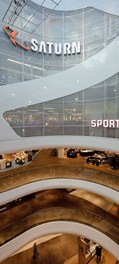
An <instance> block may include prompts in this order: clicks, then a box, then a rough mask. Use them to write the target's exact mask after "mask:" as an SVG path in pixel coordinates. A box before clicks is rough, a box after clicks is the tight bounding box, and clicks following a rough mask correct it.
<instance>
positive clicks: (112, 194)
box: [0, 178, 119, 205]
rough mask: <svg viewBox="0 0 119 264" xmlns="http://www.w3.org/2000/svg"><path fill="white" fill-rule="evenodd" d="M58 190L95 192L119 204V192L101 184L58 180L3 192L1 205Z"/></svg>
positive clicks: (0, 195) (34, 183) (44, 181)
mask: <svg viewBox="0 0 119 264" xmlns="http://www.w3.org/2000/svg"><path fill="white" fill-rule="evenodd" d="M57 188H71V189H82V190H87V191H89V192H93V193H96V194H99V195H102V196H104V197H107V198H109V199H112V200H113V201H115V203H117V204H118V203H119V192H117V191H115V190H113V189H110V188H107V187H105V186H102V185H100V184H96V183H94V182H89V181H83V180H75V179H62V178H58V179H51V180H42V181H37V182H33V183H29V184H26V185H22V186H21V187H18V188H15V189H12V190H9V191H7V192H3V193H1V194H0V205H2V204H5V203H8V202H10V201H13V200H15V199H17V198H20V197H23V196H24V195H28V194H30V193H34V192H38V191H43V190H47V189H57Z"/></svg>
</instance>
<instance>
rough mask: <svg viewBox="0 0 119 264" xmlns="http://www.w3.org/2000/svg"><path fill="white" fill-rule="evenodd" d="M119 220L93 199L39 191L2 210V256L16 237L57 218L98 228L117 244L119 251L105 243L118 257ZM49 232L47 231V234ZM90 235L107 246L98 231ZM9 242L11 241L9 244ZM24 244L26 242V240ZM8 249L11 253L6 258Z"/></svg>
mask: <svg viewBox="0 0 119 264" xmlns="http://www.w3.org/2000/svg"><path fill="white" fill-rule="evenodd" d="M24 208H25V210H24ZM118 219H119V216H118V215H114V214H113V213H111V212H107V211H105V210H104V209H102V208H100V207H98V206H96V205H94V204H92V203H91V202H88V201H87V202H85V200H84V199H82V198H78V197H75V196H71V195H70V194H69V193H67V192H66V191H65V190H48V191H44V192H40V193H37V194H35V195H34V197H33V198H31V199H30V200H29V201H25V202H23V203H21V204H19V205H17V206H15V207H13V208H10V209H8V210H6V211H4V212H1V222H0V244H1V246H2V247H1V254H0V255H1V259H2V258H3V259H4V258H6V257H8V252H9V250H7V247H8V248H9V245H10V247H11V246H12V243H14V240H13V241H12V239H13V238H16V239H20V237H19V236H20V235H21V234H23V233H24V232H26V231H28V230H30V229H31V231H32V228H34V227H36V226H39V225H43V224H45V223H49V222H57V221H65V222H67V221H68V222H75V223H80V224H84V225H86V226H88V227H90V228H92V229H94V230H95V232H100V233H102V234H103V235H104V236H106V237H107V238H108V239H109V240H110V241H111V243H112V244H113V246H114V245H115V246H114V247H115V250H114V248H113V249H110V248H109V246H108V243H107V244H106V243H105V245H104V247H105V248H107V249H108V250H109V251H110V252H111V250H112V251H113V254H114V255H115V256H116V257H117V255H118V254H117V252H118V251H117V247H118V244H119V230H118V229H119V222H118ZM49 232H50V231H49V230H47V233H49ZM77 233H78V231H77ZM24 234H25V233H24ZM85 235H86V234H85ZM90 236H91V239H92V240H94V241H98V242H100V243H101V244H102V245H103V241H99V240H98V239H99V238H98V237H95V236H94V234H90ZM29 239H31V238H29ZM16 241H17V240H16ZM21 241H22V235H21ZM29 241H30V240H29ZM7 242H9V243H8V244H7ZM22 243H24V242H23V241H22ZM5 244H6V245H5ZM20 247H22V245H21V244H19V245H17V249H18V248H20ZM4 248H5V249H6V252H7V253H6V255H5V256H4V257H3V254H4ZM11 248H12V249H11V250H12V253H13V252H14V251H15V249H14V247H11ZM2 249H3V250H2ZM3 259H2V260H3Z"/></svg>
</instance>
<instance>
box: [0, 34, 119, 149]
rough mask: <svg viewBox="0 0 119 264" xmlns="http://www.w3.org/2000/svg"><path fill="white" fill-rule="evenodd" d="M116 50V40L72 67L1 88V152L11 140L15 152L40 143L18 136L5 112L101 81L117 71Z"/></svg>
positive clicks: (118, 42)
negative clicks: (7, 119) (4, 115)
mask: <svg viewBox="0 0 119 264" xmlns="http://www.w3.org/2000/svg"><path fill="white" fill-rule="evenodd" d="M118 50H119V37H117V38H116V39H114V40H113V41H112V42H111V43H110V44H109V45H108V46H106V47H105V48H104V49H103V50H101V51H100V52H99V53H97V54H96V55H94V56H92V57H91V58H89V59H87V60H86V61H84V62H82V63H80V64H79V65H77V66H75V67H73V68H70V69H68V70H65V71H63V72H60V73H58V74H54V75H51V76H46V77H44V78H42V79H37V80H32V81H26V82H21V83H14V84H9V85H4V86H1V95H0V124H1V128H0V151H2V152H5V149H7V144H6V141H8V143H9V142H10V140H11V147H10V149H8V151H9V150H10V151H12V150H13V151H14V148H15V145H16V143H17V144H18V147H17V148H18V149H19V148H21V145H22V144H23V145H24V148H27V146H29V144H28V143H29V142H31V141H32V142H33V145H32V146H34V147H35V145H36V141H37V139H38V141H39V140H40V137H33V138H32V139H30V138H21V137H19V136H18V135H17V134H16V133H15V132H14V131H13V129H12V128H11V127H10V126H9V125H8V123H7V122H6V121H5V119H4V118H3V113H4V112H5V111H7V110H10V109H15V108H19V107H25V106H28V105H31V104H37V103H41V102H44V101H45V102H46V101H49V100H53V99H56V98H59V97H62V96H66V95H69V94H72V93H75V92H78V91H81V90H84V89H86V88H89V87H91V86H93V85H96V84H97V83H100V82H102V81H104V80H105V79H107V78H109V77H111V76H112V75H114V74H116V73H117V72H119V63H118V61H119V52H118ZM79 76H80V78H79ZM84 76H86V78H84ZM77 80H79V82H77ZM45 138H46V137H45ZM41 141H42V140H41ZM18 142H19V143H18ZM116 142H118V140H116ZM39 144H40V141H39ZM112 145H113V144H112ZM1 147H2V148H1ZM1 149H2V150H1Z"/></svg>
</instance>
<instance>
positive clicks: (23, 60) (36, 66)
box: [0, 0, 119, 138]
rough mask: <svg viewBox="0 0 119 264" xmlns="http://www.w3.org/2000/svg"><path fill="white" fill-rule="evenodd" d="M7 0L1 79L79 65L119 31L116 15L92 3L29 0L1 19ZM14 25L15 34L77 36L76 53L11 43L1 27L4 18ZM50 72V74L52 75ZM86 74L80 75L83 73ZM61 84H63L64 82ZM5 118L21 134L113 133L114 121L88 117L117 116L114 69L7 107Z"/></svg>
mask: <svg viewBox="0 0 119 264" xmlns="http://www.w3.org/2000/svg"><path fill="white" fill-rule="evenodd" d="M5 5H6V6H7V5H8V1H7V0H6V1H3V0H2V1H1V21H0V23H1V32H0V33H1V34H0V42H1V45H0V57H1V60H0V85H5V84H12V83H18V82H24V81H28V80H33V79H35V78H45V77H46V76H49V75H50V76H51V78H52V75H54V74H56V73H59V72H61V71H65V70H67V69H69V68H72V67H74V66H76V65H79V64H80V63H82V62H83V61H85V60H87V59H88V58H91V57H92V56H93V55H96V54H97V53H98V52H99V51H101V50H102V49H103V48H105V47H106V46H107V45H108V44H109V43H111V41H113V40H114V38H116V37H117V36H118V35H119V17H118V16H116V15H111V14H108V13H106V12H103V11H100V10H97V9H95V8H92V7H87V8H83V9H80V10H76V11H65V12H63V11H56V10H54V11H52V12H50V10H49V9H47V8H43V7H39V6H37V5H35V4H34V5H33V3H32V2H29V3H28V5H26V6H25V7H24V9H23V10H22V12H21V13H20V15H19V16H18V17H16V18H15V17H14V21H12V20H11V18H10V17H11V14H12V6H11V9H10V10H9V12H8V13H7V15H6V17H5V19H4V20H3V21H2V18H3V13H4V10H5V8H6V6H5ZM8 22H9V26H10V27H12V28H13V29H14V30H16V31H18V32H19V33H20V34H19V36H18V40H19V41H20V39H26V40H27V41H28V43H30V39H31V37H32V38H35V39H37V40H38V41H39V42H40V41H41V40H43V41H45V42H53V43H67V42H68V43H69V42H70V43H71V42H74V41H80V43H81V53H80V54H75V56H74V55H63V54H62V55H59V56H58V55H56V54H54V53H53V54H48V53H47V54H44V53H39V52H33V51H32V50H30V51H28V52H26V51H24V50H23V49H20V48H19V47H15V46H14V45H13V43H12V42H10V41H9V38H8V36H7V35H6V34H5V32H4V31H3V25H4V24H5V23H7V24H8ZM53 78H54V77H53ZM84 78H85V76H84ZM64 89H65V84H64ZM3 116H4V118H5V120H6V121H7V122H8V123H9V125H10V126H11V127H12V128H13V130H14V131H15V132H16V133H17V134H18V135H19V136H20V137H32V136H46V135H84V136H101V137H111V138H118V134H119V132H118V130H119V129H118V128H116V127H112V126H111V127H103V126H100V127H92V126H91V120H97V119H99V120H105V119H106V120H112V119H114V120H117V119H119V74H118V73H117V74H115V75H114V76H111V77H110V78H108V79H107V80H105V81H104V82H101V83H98V84H96V85H95V86H92V87H89V88H87V89H85V90H83V91H79V92H77V93H73V94H71V95H68V96H64V97H61V98H57V99H54V100H52V101H46V102H42V103H39V104H34V105H30V106H27V105H26V107H21V108H17V109H13V110H11V109H10V110H9V111H7V112H5V113H4V114H3Z"/></svg>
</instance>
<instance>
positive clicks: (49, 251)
mask: <svg viewBox="0 0 119 264" xmlns="http://www.w3.org/2000/svg"><path fill="white" fill-rule="evenodd" d="M49 154H50V150H42V151H40V152H39V154H38V155H37V156H36V157H35V158H34V160H33V162H31V163H30V164H28V165H25V166H22V167H20V168H18V167H17V168H14V170H13V171H14V175H13V178H14V181H13V179H12V180H11V183H10V179H11V174H12V173H13V172H12V171H10V170H7V171H4V172H0V180H1V187H0V188H1V191H3V190H6V189H10V188H11V186H13V187H15V186H19V185H21V184H23V183H24V175H26V171H28V172H29V173H30V174H31V170H32V178H33V177H34V175H35V171H34V169H36V168H39V167H40V168H41V167H42V168H44V167H47V166H50V167H51V166H52V167H53V166H56V165H57V166H58V167H60V166H69V167H72V166H75V167H78V166H80V168H83V167H85V168H87V169H90V170H92V169H93V170H94V171H95V170H96V171H97V170H98V171H100V176H101V174H102V175H103V174H104V172H105V173H107V171H108V173H109V174H110V177H112V179H113V184H114V187H115V189H118V186H119V185H118V184H116V182H117V181H115V182H114V175H115V176H116V180H117V178H118V176H119V171H112V170H111V168H109V167H106V166H100V167H99V168H97V167H96V166H93V165H87V164H86V163H85V158H82V157H78V158H77V159H68V158H66V157H65V158H64V159H58V158H57V157H50V155H49ZM58 167H57V168H58ZM53 172H54V171H53ZM33 173H34V174H33ZM55 173H56V172H55ZM55 175H56V174H55ZM17 177H18V178H17ZM26 177H27V175H26ZM35 177H36V175H35ZM38 177H39V176H38ZM96 177H97V175H96ZM16 178H17V180H16V181H15V179H16ZM30 179H31V178H30ZM110 179H111V178H109V183H108V179H107V178H106V184H107V185H108V184H110ZM34 180H35V178H34ZM99 180H101V177H100V179H99ZM111 184H112V182H111ZM68 191H69V192H70V195H71V196H75V197H83V198H84V199H85V200H87V201H92V200H93V202H94V203H95V205H97V206H99V207H100V208H102V209H104V210H106V211H107V212H111V213H112V214H113V215H116V209H117V205H115V204H114V203H113V201H112V200H111V199H110V200H109V199H106V198H104V197H101V196H99V195H96V194H93V193H89V192H87V191H84V190H68ZM117 221H118V220H117ZM3 222H4V221H3ZM77 246H78V245H77V237H75V236H72V235H66V234H65V235H62V236H58V237H55V238H53V239H52V240H50V241H49V240H48V241H47V242H45V243H40V244H39V245H38V251H39V255H38V257H37V258H36V259H35V260H34V259H33V258H32V255H33V248H32V247H31V248H29V249H27V250H23V251H22V252H20V253H19V254H18V255H14V256H12V257H10V258H9V259H7V260H5V261H4V262H2V264H3V263H4V264H10V263H13V264H16V263H23V264H26V263H34V262H35V263H45V264H49V263H53V264H60V263H62V264H63V263H66V264H77ZM67 259H69V260H68V262H66V261H67ZM93 263H96V259H95V257H94V258H93V259H92V260H91V262H90V264H93ZM115 263H116V259H115V258H114V257H113V256H112V255H111V254H110V253H108V252H106V251H105V250H104V249H103V256H102V260H101V264H115Z"/></svg>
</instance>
